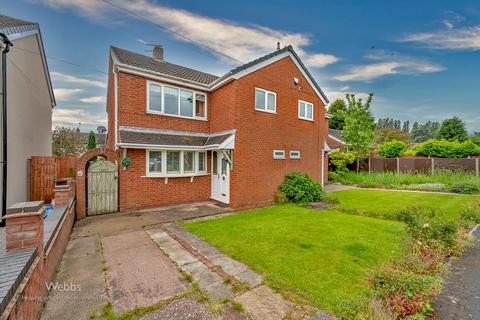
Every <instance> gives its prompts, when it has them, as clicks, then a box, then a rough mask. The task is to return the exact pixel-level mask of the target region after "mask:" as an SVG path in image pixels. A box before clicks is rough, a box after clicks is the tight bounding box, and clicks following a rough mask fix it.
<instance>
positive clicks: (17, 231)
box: [5, 201, 45, 256]
mask: <svg viewBox="0 0 480 320" xmlns="http://www.w3.org/2000/svg"><path fill="white" fill-rule="evenodd" d="M44 209H45V208H44V202H43V201H32V202H20V203H16V204H14V205H12V206H11V207H10V208H8V209H7V214H6V215H5V221H6V228H5V229H6V230H5V238H6V241H5V249H6V250H7V251H18V250H23V249H28V248H37V253H38V255H39V256H41V255H43V211H44Z"/></svg>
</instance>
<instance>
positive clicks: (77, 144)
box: [52, 126, 85, 156]
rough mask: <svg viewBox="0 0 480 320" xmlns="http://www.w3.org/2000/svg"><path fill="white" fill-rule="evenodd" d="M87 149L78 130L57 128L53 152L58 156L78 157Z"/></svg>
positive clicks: (53, 136) (53, 134)
mask: <svg viewBox="0 0 480 320" xmlns="http://www.w3.org/2000/svg"><path fill="white" fill-rule="evenodd" d="M84 149H85V145H84V142H83V141H82V137H81V135H80V130H79V129H78V128H75V129H71V128H66V127H62V126H57V127H55V129H54V130H53V133H52V152H53V154H54V155H56V156H78V155H79V154H81V153H82V152H83V151H84Z"/></svg>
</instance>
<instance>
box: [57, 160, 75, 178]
mask: <svg viewBox="0 0 480 320" xmlns="http://www.w3.org/2000/svg"><path fill="white" fill-rule="evenodd" d="M75 160H76V158H75V157H55V178H56V179H61V178H73V177H75Z"/></svg>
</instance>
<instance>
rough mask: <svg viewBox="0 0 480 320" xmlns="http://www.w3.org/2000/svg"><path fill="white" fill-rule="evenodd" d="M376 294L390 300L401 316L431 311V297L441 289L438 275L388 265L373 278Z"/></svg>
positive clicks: (396, 312) (391, 305) (391, 306)
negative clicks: (423, 273)
mask: <svg viewBox="0 0 480 320" xmlns="http://www.w3.org/2000/svg"><path fill="white" fill-rule="evenodd" d="M371 283H372V288H373V290H374V294H375V295H376V296H378V297H380V298H381V299H382V300H384V301H386V302H388V304H389V307H390V308H391V309H392V311H393V312H394V313H395V314H396V315H397V316H398V317H399V318H400V317H401V318H403V317H406V316H409V315H414V314H417V313H423V312H425V311H430V310H431V308H430V306H429V304H428V302H429V300H430V297H431V296H433V295H434V294H435V293H437V292H438V291H439V288H440V284H441V281H440V280H439V279H438V278H437V277H433V276H428V275H421V274H416V273H414V272H409V271H403V270H399V269H397V268H396V267H395V266H387V267H385V268H384V269H382V270H379V271H377V272H376V273H375V274H374V275H373V277H372V280H371Z"/></svg>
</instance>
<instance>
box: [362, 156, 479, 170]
mask: <svg viewBox="0 0 480 320" xmlns="http://www.w3.org/2000/svg"><path fill="white" fill-rule="evenodd" d="M477 160H478V159H477ZM477 164H478V162H477ZM371 167H372V157H368V173H371V171H372V170H371V169H370V168H371ZM477 173H478V170H477Z"/></svg>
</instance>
